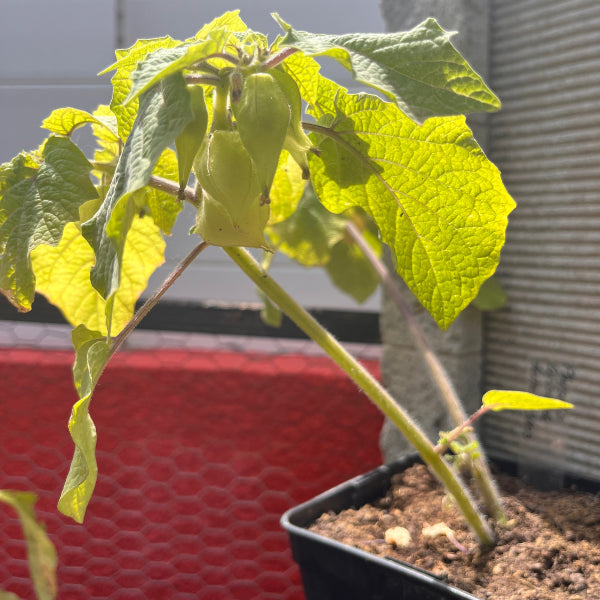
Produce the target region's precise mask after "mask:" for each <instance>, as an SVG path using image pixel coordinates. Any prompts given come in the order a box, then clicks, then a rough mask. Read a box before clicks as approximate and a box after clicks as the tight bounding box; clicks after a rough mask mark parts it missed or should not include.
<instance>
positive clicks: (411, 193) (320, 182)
mask: <svg viewBox="0 0 600 600" xmlns="http://www.w3.org/2000/svg"><path fill="white" fill-rule="evenodd" d="M320 122H321V123H326V122H329V123H332V125H331V127H326V128H324V129H323V130H322V132H323V133H326V134H327V135H326V136H325V135H323V136H321V135H319V136H316V135H315V136H314V138H313V139H314V140H315V143H317V145H318V147H319V149H320V151H321V154H320V156H318V157H317V156H315V155H313V154H310V156H309V162H310V172H311V176H312V182H313V185H314V187H315V190H316V192H317V195H318V196H319V198H320V200H321V202H323V204H324V205H325V207H326V208H327V209H328V210H330V211H332V212H335V213H341V212H343V211H344V210H346V209H347V208H349V207H352V206H360V207H361V208H363V209H364V210H365V211H366V212H367V214H369V215H370V216H371V217H372V218H373V219H374V220H375V223H376V224H377V226H378V228H379V231H380V232H381V237H382V240H383V241H384V242H385V243H387V244H388V245H389V246H390V248H391V249H392V251H393V253H394V254H395V259H396V265H397V270H398V273H399V274H400V275H401V276H402V277H403V279H404V280H405V282H406V283H407V285H408V286H409V288H410V289H411V290H412V291H413V293H414V294H415V295H416V296H417V298H418V299H419V301H420V302H421V303H422V304H423V305H424V306H425V307H426V308H427V310H428V311H429V312H430V313H431V314H432V316H433V317H434V318H435V320H436V321H437V322H438V324H439V325H440V326H441V327H442V328H444V329H445V328H447V327H448V326H449V325H450V324H451V323H452V321H453V320H454V319H455V318H456V317H457V316H458V314H459V313H460V312H461V311H462V310H463V309H464V308H465V307H466V306H467V305H468V304H469V303H470V302H471V301H472V300H473V298H474V297H475V296H476V295H477V291H478V289H479V287H480V285H481V284H482V283H483V281H485V280H486V279H487V278H488V277H490V276H491V275H492V274H493V272H494V271H495V269H496V266H497V264H498V260H499V257H500V250H501V248H502V246H503V244H504V235H505V229H506V225H507V217H508V214H509V213H510V212H511V211H512V210H513V208H514V201H513V200H512V198H511V197H510V196H509V194H508V193H507V191H506V189H505V188H504V186H503V184H502V181H501V179H500V173H499V171H498V169H497V168H496V167H495V166H494V165H493V164H492V163H491V162H489V161H488V160H487V158H486V157H485V155H484V153H483V152H482V151H481V149H480V148H479V146H478V145H477V144H476V142H475V140H474V139H473V137H472V133H471V131H470V129H469V128H468V127H467V126H466V124H465V119H464V117H452V118H451V117H445V118H442V117H440V118H432V119H428V120H427V121H426V122H425V123H424V124H423V125H422V126H419V125H417V124H415V123H414V122H413V121H412V120H410V119H409V118H408V117H406V116H405V115H404V114H403V113H402V112H401V111H400V110H399V109H398V108H397V107H396V106H395V105H394V104H391V103H387V102H383V101H381V100H380V99H379V98H376V97H375V96H371V95H368V94H358V95H355V94H347V93H346V92H345V90H343V89H342V88H339V89H338V92H337V95H336V101H335V113H334V114H325V115H324V116H323V117H321V119H320ZM313 135H314V134H313Z"/></svg>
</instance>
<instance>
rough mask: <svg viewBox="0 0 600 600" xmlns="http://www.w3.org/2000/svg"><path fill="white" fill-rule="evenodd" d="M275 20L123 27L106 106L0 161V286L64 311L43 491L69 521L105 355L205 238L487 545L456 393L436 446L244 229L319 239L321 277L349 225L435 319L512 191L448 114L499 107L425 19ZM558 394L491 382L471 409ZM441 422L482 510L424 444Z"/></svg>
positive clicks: (502, 222)
mask: <svg viewBox="0 0 600 600" xmlns="http://www.w3.org/2000/svg"><path fill="white" fill-rule="evenodd" d="M275 18H276V19H277V20H278V22H279V24H280V25H281V27H282V29H283V35H282V36H281V37H278V38H277V39H276V40H274V41H273V42H269V41H268V40H267V39H266V37H265V36H263V35H262V34H260V33H257V32H253V31H249V30H248V29H247V27H246V25H245V24H244V23H243V21H242V20H241V19H240V18H239V15H238V13H237V12H230V13H226V14H224V15H222V16H221V17H219V18H217V19H215V20H214V21H212V22H211V23H209V24H207V25H205V26H204V27H202V28H201V29H200V31H199V32H198V33H197V34H196V35H195V36H194V37H193V38H190V39H187V40H184V41H179V40H174V39H172V38H170V37H164V38H156V39H151V40H140V41H138V42H137V43H136V44H135V45H134V46H132V47H131V48H128V49H126V50H118V51H117V61H116V62H115V63H114V65H112V66H111V67H109V68H108V69H107V70H106V72H108V71H114V76H113V78H112V83H113V90H114V91H113V97H112V100H111V103H110V106H100V107H98V109H97V110H96V111H94V112H93V113H87V112H85V111H82V110H78V109H75V108H60V109H57V110H55V111H54V112H53V113H52V114H51V115H50V116H49V117H48V118H47V119H46V120H45V121H44V123H43V127H44V128H45V129H47V130H48V131H49V132H50V135H49V137H48V138H47V139H46V140H45V141H44V142H43V144H42V145H41V146H40V148H38V149H37V150H34V151H31V152H21V153H20V154H18V155H17V156H16V157H15V158H14V159H13V160H12V161H11V162H10V163H7V164H4V165H2V167H1V170H0V194H1V198H0V243H1V246H0V248H1V250H2V255H1V257H0V289H1V290H2V292H3V293H4V295H5V296H6V297H7V298H8V299H9V300H10V301H11V302H12V303H13V304H14V305H15V307H16V308H17V309H18V310H20V311H28V310H30V308H31V304H32V302H33V299H34V295H35V293H36V292H37V293H40V294H43V295H44V296H46V297H47V298H48V299H49V301H50V302H51V303H53V304H55V305H56V306H57V307H58V308H59V309H60V310H61V311H62V312H63V314H64V316H65V318H66V320H67V321H69V322H70V323H71V324H72V325H73V327H74V329H73V334H72V340H73V346H74V349H75V353H76V358H75V364H74V367H73V375H74V383H75V386H76V389H77V391H78V394H79V400H78V401H77V402H76V403H75V405H74V406H73V409H72V413H71V417H70V419H69V431H70V433H71V436H72V438H73V441H74V444H75V451H74V456H73V461H72V464H71V468H70V471H69V474H68V476H67V479H66V482H65V485H64V489H63V491H62V494H61V497H60V500H59V504H58V508H59V510H60V511H61V512H62V513H64V514H65V515H67V516H69V517H71V518H73V519H74V520H75V521H78V522H81V521H82V520H83V518H84V515H85V512H86V509H87V506H88V503H89V501H90V498H91V496H92V493H93V490H94V485H95V483H96V479H97V476H98V469H97V465H96V460H95V454H94V450H95V444H96V430H95V427H94V423H93V421H92V419H91V416H90V403H91V400H92V396H93V393H94V389H95V387H96V385H97V383H98V380H99V378H100V377H101V375H102V373H103V371H104V368H105V367H106V365H107V363H108V362H109V361H110V360H111V358H112V356H113V355H114V354H115V353H116V352H117V350H118V349H119V348H120V347H121V346H122V344H123V342H124V341H125V340H126V338H127V336H128V335H129V334H130V333H131V332H132V331H133V330H134V329H135V327H136V326H137V325H138V324H139V322H140V321H141V320H142V319H143V318H144V316H145V315H146V314H147V313H148V312H149V311H150V310H151V309H152V307H153V306H155V305H156V303H157V302H158V301H159V300H160V298H161V297H162V296H163V294H164V293H165V292H166V291H167V290H168V289H169V287H170V286H171V285H172V284H173V283H174V281H175V280H176V279H177V278H178V277H179V276H180V275H181V273H182V272H184V270H185V269H186V268H187V267H188V266H189V265H190V263H191V262H192V261H194V260H195V259H196V258H197V257H198V256H199V255H201V253H202V251H203V250H204V249H205V248H206V247H208V246H209V245H213V246H220V247H222V248H223V250H224V252H225V253H226V254H227V255H228V256H229V257H230V258H231V260H232V261H233V262H234V263H236V264H237V265H238V266H239V267H240V269H241V270H242V271H243V273H245V274H246V275H247V276H248V277H250V279H251V280H252V281H253V282H254V283H255V284H256V286H257V288H258V289H259V291H260V293H261V294H262V295H263V297H264V298H265V300H266V301H267V302H268V303H269V305H271V304H272V305H274V306H276V307H278V309H280V310H281V311H283V312H284V313H285V314H287V315H288V316H289V317H290V318H291V319H292V320H293V321H294V322H295V323H296V324H297V325H298V326H299V327H300V328H301V329H302V330H303V331H304V332H305V333H306V334H307V335H308V336H309V337H310V338H312V339H313V340H314V341H315V342H317V343H318V344H319V345H320V346H321V347H322V348H323V349H324V350H325V351H326V352H327V354H329V356H331V358H332V359H333V360H334V361H335V362H336V363H337V364H338V365H339V366H340V367H341V368H342V369H343V370H344V371H346V373H347V374H348V376H349V377H350V378H351V379H352V380H353V381H354V382H355V383H356V384H357V385H358V386H360V387H361V388H362V389H363V390H364V391H365V393H366V394H367V395H368V396H369V398H370V399H371V400H372V401H373V402H374V403H375V404H376V405H377V406H378V407H379V408H380V409H381V410H382V411H383V412H384V413H385V414H386V415H387V416H388V417H389V418H390V419H391V420H392V421H393V422H394V423H395V424H396V425H397V426H398V428H399V429H400V430H401V431H402V433H403V434H404V435H405V436H406V437H407V438H408V439H409V441H410V442H411V443H412V444H413V445H414V447H415V449H416V450H417V451H418V453H419V454H420V456H421V457H422V459H423V460H424V461H425V463H426V464H427V465H428V466H429V467H430V469H431V470H432V471H433V472H434V473H435V474H436V476H437V477H438V478H439V480H440V481H441V482H442V483H443V485H444V486H445V489H446V490H447V492H448V494H449V495H450V496H451V497H453V498H454V501H455V502H456V504H457V506H458V507H459V510H460V511H461V513H462V514H463V515H464V517H465V519H466V521H467V522H468V524H469V527H470V528H471V530H472V531H473V532H474V535H475V536H476V538H477V539H478V543H479V544H480V545H481V547H489V546H492V545H493V544H494V539H495V533H494V529H493V527H492V526H491V525H490V522H489V518H491V519H496V520H498V519H501V518H502V515H503V511H502V507H501V503H500V501H499V498H498V495H497V492H496V489H495V486H494V484H493V482H492V480H491V478H490V475H489V470H488V467H487V465H486V463H485V460H484V458H483V456H482V453H481V448H480V447H479V446H478V445H477V442H476V440H475V439H474V438H473V433H472V432H471V431H469V430H468V427H467V425H468V422H467V423H466V425H465V423H464V421H465V420H466V419H465V415H464V414H463V412H462V410H461V409H460V408H459V406H458V404H457V403H456V398H450V396H449V397H448V399H449V400H450V401H451V402H454V404H452V408H451V412H452V414H453V417H454V420H455V421H456V426H457V429H456V430H454V431H453V432H451V433H449V434H448V435H447V436H446V438H445V441H444V440H442V442H441V446H440V445H438V446H435V445H434V444H433V443H431V442H430V441H429V440H428V439H427V437H426V436H425V435H424V434H423V433H422V432H421V430H420V429H419V427H418V426H417V425H416V423H414V421H413V420H412V419H411V417H410V416H409V415H408V414H406V412H405V411H404V410H403V409H402V407H400V406H398V405H397V404H396V403H395V402H394V400H393V398H391V397H390V395H389V394H388V393H387V392H386V391H385V389H384V388H383V387H382V386H381V385H380V384H379V383H378V382H377V381H376V380H375V379H374V378H373V377H372V376H371V375H370V374H369V373H368V372H367V370H366V369H364V368H363V367H361V365H360V364H359V363H358V362H357V361H356V360H355V359H354V358H352V356H351V355H350V354H349V353H348V352H347V351H346V350H345V349H344V348H343V347H342V346H341V345H340V344H339V343H338V342H337V341H336V340H335V339H334V338H333V337H332V336H331V335H329V334H328V333H327V332H326V331H325V330H324V329H323V328H322V327H321V326H320V325H319V324H318V323H317V322H316V321H315V320H314V319H313V318H312V317H311V316H310V315H309V314H308V313H307V312H306V311H305V310H304V309H303V308H302V307H301V306H299V305H298V303H297V302H295V301H294V299H293V298H292V297H291V296H290V295H289V294H287V293H286V292H285V290H283V289H282V288H281V287H280V286H279V285H278V284H277V283H276V282H275V281H274V279H273V278H272V277H271V276H270V275H269V274H268V272H267V270H266V268H264V267H263V266H261V265H260V264H258V262H257V261H256V260H255V259H254V258H253V256H252V255H251V254H250V253H249V252H248V251H247V250H246V249H245V247H251V248H260V249H262V250H263V251H264V252H266V253H267V256H269V255H270V254H272V253H273V252H274V251H275V250H276V249H277V248H279V249H280V250H282V251H285V252H287V253H288V254H290V255H291V256H292V257H294V258H297V259H299V260H300V261H301V262H304V263H308V262H310V260H312V259H311V253H312V256H317V257H318V256H319V253H321V255H323V254H326V255H327V256H328V257H329V259H330V260H328V261H326V262H327V265H328V269H329V271H330V274H331V275H332V278H333V279H334V280H336V281H337V282H338V283H340V284H342V285H344V286H346V287H349V288H351V289H354V285H355V282H356V277H348V276H347V273H348V270H347V269H349V272H350V273H356V269H357V268H361V265H364V259H363V258H361V256H362V255H359V254H357V252H356V248H355V245H354V243H353V242H352V240H355V241H356V242H359V243H361V240H364V241H363V242H362V243H363V246H364V244H365V243H366V247H369V246H371V247H375V248H378V247H379V244H380V243H385V244H387V245H388V246H389V247H390V249H391V251H392V254H393V256H394V259H395V263H396V266H397V270H398V272H399V274H400V275H401V276H402V277H403V279H404V280H405V281H406V283H407V284H408V286H409V288H410V289H411V290H412V291H413V293H414V294H415V295H416V296H417V298H418V299H419V301H420V302H421V303H422V304H423V305H424V307H425V308H426V309H427V310H428V311H429V312H430V313H431V314H432V316H433V317H434V319H435V320H436V321H437V323H438V324H439V325H440V327H442V328H447V327H448V326H449V325H450V324H451V323H452V321H453V320H454V319H455V318H456V316H457V315H458V314H459V313H460V312H461V311H462V310H463V309H464V308H465V307H466V306H467V305H469V303H470V302H471V301H472V300H473V299H474V298H475V296H476V295H477V292H478V289H479V288H480V286H481V285H482V284H483V283H484V282H485V281H486V280H487V279H489V277H490V276H491V275H492V274H493V273H494V271H495V269H496V266H497V263H498V260H499V255H500V250H501V248H502V245H503V243H504V231H505V228H506V224H507V217H508V214H509V213H510V212H511V211H512V210H513V207H514V202H513V201H512V199H511V198H510V196H509V195H508V193H507V192H506V190H505V188H504V186H503V185H502V182H501V179H500V174H499V172H498V170H497V169H496V167H495V166H494V165H493V164H491V163H490V162H489V161H488V160H487V158H486V157H485V155H484V154H483V152H482V151H481V149H480V148H479V146H478V145H477V143H476V142H475V140H474V139H473V137H472V134H471V131H470V130H469V128H468V127H467V126H466V124H465V118H464V115H465V114H467V113H469V112H473V111H494V110H497V109H498V108H499V106H500V104H499V101H498V99H497V98H496V97H495V95H494V94H493V93H492V92H491V91H490V90H489V89H488V88H487V86H486V85H485V83H484V82H483V81H482V80H481V78H480V77H479V76H478V75H477V74H476V73H475V72H474V71H473V70H472V69H471V68H470V67H469V65H468V64H467V63H466V61H465V60H464V59H463V58H462V56H461V55H460V54H459V53H458V52H457V51H456V49H455V48H454V47H453V46H452V45H451V43H450V41H449V35H448V34H447V33H446V32H444V31H443V30H442V29H441V28H440V27H439V26H438V25H437V23H436V22H435V21H434V20H433V19H429V20H427V21H425V22H424V23H422V24H421V25H419V26H418V27H416V28H415V29H413V30H411V31H409V32H405V33H397V34H372V35H347V36H330V35H322V34H311V33H307V32H301V31H296V30H295V29H293V28H292V26H291V25H289V24H287V23H285V22H284V21H283V20H282V19H280V18H279V17H278V16H277V15H275ZM319 56H329V57H332V58H334V59H335V60H337V61H338V62H340V63H341V64H342V65H343V66H344V67H346V68H348V69H349V70H351V71H352V73H353V76H354V77H355V79H356V80H357V81H358V82H360V83H362V84H364V85H365V86H368V87H371V88H374V89H375V90H377V92H378V93H379V95H380V96H382V97H383V98H385V100H383V99H382V98H381V97H379V96H376V95H372V94H367V93H360V94H352V93H349V92H348V91H347V90H346V89H344V88H343V87H342V86H340V85H338V84H337V83H335V82H334V81H331V80H329V79H327V78H325V77H323V76H322V75H321V74H320V73H319V64H318V62H317V61H316V60H315V57H319ZM304 106H306V107H307V114H306V117H305V120H303V116H302V113H303V107H304ZM84 125H89V126H91V128H92V132H93V134H94V136H95V138H96V141H97V150H96V152H95V154H94V156H93V157H86V156H84V154H83V153H82V152H81V150H80V149H79V148H78V147H77V146H76V145H75V144H74V142H73V141H72V139H71V134H72V133H73V131H75V130H76V129H77V128H79V127H81V126H84ZM192 171H193V173H194V175H195V177H194V178H193V179H192V180H191V184H190V176H191V173H192ZM309 181H310V183H311V184H312V188H311V189H312V190H314V192H315V194H314V195H311V191H310V190H307V184H308V182H309ZM317 199H318V202H317ZM184 203H190V204H191V205H192V206H193V207H194V208H195V210H196V221H195V223H190V226H191V228H192V231H191V234H192V235H198V236H199V241H198V244H197V245H196V247H195V248H194V249H193V250H192V252H190V254H189V255H188V256H187V257H186V258H185V259H184V260H183V261H182V262H181V264H180V265H179V266H178V267H177V268H176V269H175V271H174V272H173V273H172V274H171V275H170V276H169V277H168V278H167V279H166V280H165V282H164V283H163V284H162V286H161V287H160V289H159V290H158V291H157V292H155V293H154V294H153V295H152V296H151V297H150V298H149V299H148V300H147V301H146V302H145V303H144V305H143V306H142V307H141V308H140V309H139V310H138V311H137V312H135V314H134V305H135V301H136V300H137V298H138V297H139V295H140V294H141V293H142V292H143V291H144V289H145V287H146V285H147V281H148V278H149V276H150V274H151V273H152V272H153V271H154V270H155V268H156V267H157V266H158V265H159V264H160V263H161V262H162V260H163V251H164V236H165V235H169V234H170V232H171V229H172V227H173V224H174V222H175V220H176V219H177V217H178V214H179V213H180V211H181V209H182V206H183V204H184ZM325 209H326V210H325ZM320 211H321V212H320ZM323 211H325V212H323ZM315 215H316V216H315ZM348 223H351V224H354V228H352V227H348ZM315 236H316V239H317V241H315ZM319 236H320V237H319ZM306 238H309V241H310V244H308V245H309V246H310V249H308V250H307V244H304V243H303V242H304V240H305V239H306ZM319 240H320V242H319ZM363 250H364V248H363ZM334 258H335V260H334ZM266 262H268V259H267V260H266ZM65 265H66V266H69V267H70V268H73V272H75V275H74V276H72V277H70V278H69V279H68V281H66V280H65V279H61V278H59V279H56V278H51V277H47V276H44V274H47V273H48V272H52V271H54V272H57V271H59V270H60V269H61V268H64V267H65ZM74 267H76V268H74ZM349 281H350V283H349ZM353 282H354V283H353ZM359 283H361V284H363V283H364V282H362V281H359ZM369 285H373V279H371V280H370V283H369ZM359 287H360V286H359ZM355 293H356V294H357V295H360V294H361V293H363V292H361V291H360V290H358V291H356V292H355ZM78 298H79V299H85V301H83V300H82V301H79V302H78V301H77V299H78ZM565 407H567V405H566V404H565V403H560V402H557V401H553V400H551V399H543V398H539V397H534V396H532V395H531V394H525V393H521V392H514V393H511V392H494V394H493V395H492V396H488V398H487V400H486V402H485V408H484V409H483V410H500V409H515V408H517V409H541V408H545V409H550V408H565ZM461 436H466V438H467V441H468V444H469V448H470V449H471V453H470V454H469V455H468V456H469V460H468V461H467V462H468V463H469V467H470V470H471V472H472V473H473V478H474V480H475V481H476V482H477V484H478V488H479V490H480V491H481V496H482V498H483V503H484V506H485V510H486V512H487V516H486V515H485V514H484V513H483V512H482V510H481V509H480V507H479V504H478V503H477V502H476V501H475V500H474V499H473V497H472V495H471V494H470V493H468V491H467V489H466V486H465V484H464V482H463V481H462V480H461V478H460V477H459V475H458V472H457V470H456V469H455V468H453V467H452V466H451V465H450V464H449V462H448V461H447V460H446V459H445V458H444V456H443V455H444V450H445V449H446V446H447V445H454V447H455V448H457V446H456V444H457V440H458V438H459V437H461Z"/></svg>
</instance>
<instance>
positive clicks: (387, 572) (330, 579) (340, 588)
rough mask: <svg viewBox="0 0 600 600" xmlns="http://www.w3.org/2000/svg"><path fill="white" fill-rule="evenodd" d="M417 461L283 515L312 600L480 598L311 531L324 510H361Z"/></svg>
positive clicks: (374, 473) (413, 459) (407, 460)
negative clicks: (395, 475) (309, 527)
mask: <svg viewBox="0 0 600 600" xmlns="http://www.w3.org/2000/svg"><path fill="white" fill-rule="evenodd" d="M417 461H418V458H417V457H416V456H409V457H406V458H405V459H403V460H401V461H398V462H396V463H394V464H392V465H385V466H382V467H379V468H377V469H375V470H374V471H371V472H369V473H367V474H365V475H360V476H358V477H355V478H354V479H351V480H350V481H347V482H345V483H342V484H341V485H339V486H337V487H335V488H332V489H331V490H329V491H327V492H325V493H324V494H321V495H319V496H317V497H316V498H314V499H312V500H309V501H308V502H305V503H304V504H300V505H299V506H297V507H295V508H292V509H291V510H288V511H287V512H286V513H285V514H284V515H283V517H282V518H281V524H282V526H283V527H284V529H286V530H287V532H288V533H289V536H290V543H291V546H292V554H293V556H294V560H295V561H296V562H297V563H298V565H299V566H300V572H301V574H302V581H303V583H304V591H305V594H306V598H307V600H388V599H389V600H480V599H479V598H477V597H476V596H473V595H472V594H468V593H467V592H464V591H462V590H459V589H458V588H455V587H452V586H450V585H448V584H447V583H445V582H443V581H441V580H440V579H437V578H436V577H434V576H433V575H432V574H431V573H429V572H427V571H424V570H422V569H419V568H416V567H413V566H412V565H409V564H408V563H404V562H401V561H397V560H393V559H389V558H381V557H379V556H374V555H373V554H369V553H368V552H364V551H362V550H359V549H357V548H352V547H351V546H346V545H345V544H342V543H340V542H337V541H335V540H331V539H329V538H326V537H323V536H321V535H318V534H316V533H313V532H311V531H308V529H306V527H308V526H309V525H310V524H311V523H313V522H314V521H315V520H316V519H317V518H318V517H320V516H321V515H322V514H323V513H325V512H328V511H334V512H340V511H342V510H344V509H346V508H358V507H360V506H362V505H363V504H366V503H368V502H372V501H373V500H375V499H377V498H380V497H381V496H383V495H384V494H385V493H386V492H387V490H388V489H389V487H390V485H391V478H392V475H394V474H395V473H400V472H401V471H403V470H404V469H406V468H408V467H410V466H411V465H413V464H414V463H415V462H417Z"/></svg>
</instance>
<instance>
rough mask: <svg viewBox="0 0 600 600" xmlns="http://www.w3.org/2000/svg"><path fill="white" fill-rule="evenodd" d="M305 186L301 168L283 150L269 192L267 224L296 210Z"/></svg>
mask: <svg viewBox="0 0 600 600" xmlns="http://www.w3.org/2000/svg"><path fill="white" fill-rule="evenodd" d="M305 187H306V181H305V180H304V179H302V169H301V168H300V167H299V166H298V164H297V163H296V161H295V160H294V159H293V158H292V157H291V156H290V154H289V153H288V152H286V151H285V150H283V151H282V153H281V156H280V157H279V165H278V166H277V171H276V173H275V178H274V179H273V184H272V185H271V191H270V193H269V196H270V198H271V215H270V217H269V225H273V224H275V223H279V222H281V221H283V220H284V219H287V218H288V217H289V216H290V215H291V214H292V213H293V212H294V211H295V210H296V206H297V205H298V202H299V200H300V198H302V194H303V193H304V188H305Z"/></svg>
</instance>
